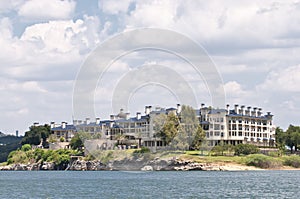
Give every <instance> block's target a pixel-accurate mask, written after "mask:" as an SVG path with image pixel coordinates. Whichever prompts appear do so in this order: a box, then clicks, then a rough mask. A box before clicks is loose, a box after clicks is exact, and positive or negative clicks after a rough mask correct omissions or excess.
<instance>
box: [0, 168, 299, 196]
mask: <svg viewBox="0 0 300 199" xmlns="http://www.w3.org/2000/svg"><path fill="white" fill-rule="evenodd" d="M299 191H300V171H240V172H218V171H211V172H208V171H189V172H174V171H170V172H166V171H160V172H118V171H79V172H76V171H1V172H0V198H53V199H54V198H299V194H298V193H299Z"/></svg>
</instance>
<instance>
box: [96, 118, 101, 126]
mask: <svg viewBox="0 0 300 199" xmlns="http://www.w3.org/2000/svg"><path fill="white" fill-rule="evenodd" d="M96 124H97V125H99V124H100V117H97V118H96Z"/></svg>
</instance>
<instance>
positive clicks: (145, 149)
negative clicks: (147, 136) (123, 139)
mask: <svg viewBox="0 0 300 199" xmlns="http://www.w3.org/2000/svg"><path fill="white" fill-rule="evenodd" d="M149 152H150V149H149V148H147V147H144V146H143V147H142V148H140V149H137V150H135V151H134V152H133V153H149Z"/></svg>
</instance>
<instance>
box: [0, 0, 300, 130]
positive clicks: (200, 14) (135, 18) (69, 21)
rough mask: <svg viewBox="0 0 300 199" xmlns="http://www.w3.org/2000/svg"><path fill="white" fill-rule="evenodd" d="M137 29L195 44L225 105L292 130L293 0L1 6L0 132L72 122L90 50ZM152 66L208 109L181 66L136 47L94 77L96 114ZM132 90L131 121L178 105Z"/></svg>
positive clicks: (155, 88) (296, 89)
mask: <svg viewBox="0 0 300 199" xmlns="http://www.w3.org/2000/svg"><path fill="white" fill-rule="evenodd" d="M138 28H160V29H166V30H171V31H174V32H176V33H179V34H182V35H185V36H186V37H188V38H190V39H191V40H193V41H195V42H196V43H197V44H199V46H201V47H202V48H203V49H204V50H205V52H206V53H207V56H208V57H210V58H211V60H212V62H213V63H214V65H215V67H216V68H217V70H218V72H219V75H220V77H221V78H222V81H223V87H224V90H225V94H226V103H228V104H230V105H231V106H233V105H234V104H241V105H246V106H252V107H254V106H256V107H261V108H262V109H263V112H264V113H266V112H267V111H271V112H272V114H274V123H275V125H277V126H280V127H282V128H287V127H288V125H289V124H294V125H299V118H300V117H299V116H300V104H299V102H300V86H299V85H300V56H299V54H300V1H296V0H293V1H291V0H284V1H283V0H282V1H272V0H270V1H260V0H252V1H233V0H225V1H222V2H221V1H216V0H212V1H189V0H187V1H183V0H182V1H181V0H163V1H156V0H151V1H147V0H145V1H135V0H122V1H117V0H105V1H104V0H103V1H100V0H99V1H97V0H90V1H85V0H78V1H75V0H0V69H1V70H0V94H1V97H0V104H1V106H0V113H1V114H0V131H1V132H4V133H7V134H12V133H14V132H15V131H16V130H19V134H24V132H25V131H26V130H27V129H28V127H29V126H31V125H32V124H33V123H34V122H39V123H40V124H43V123H50V122H51V121H54V122H56V123H60V122H62V121H66V122H68V123H72V119H73V105H72V103H73V91H74V84H75V82H76V78H77V75H78V74H79V71H80V69H81V68H82V66H83V65H84V64H85V61H86V60H87V59H88V58H89V56H90V55H91V54H92V53H93V52H94V50H95V49H97V47H98V46H99V45H102V44H103V43H105V42H107V41H110V39H111V38H113V37H115V36H116V35H120V34H123V33H126V32H128V31H132V30H135V29H138ZM132 42H134V41H132ZM128 45H131V42H130V41H129V42H128ZM153 63H154V65H162V66H168V67H170V68H172V70H174V71H177V73H178V74H180V75H181V76H182V77H183V78H184V79H186V81H187V82H188V83H189V84H190V85H191V87H192V89H193V91H194V92H195V93H196V94H195V96H196V99H197V105H198V104H200V103H205V104H207V105H211V100H210V97H209V94H210V91H209V90H207V86H206V85H205V83H204V82H203V80H201V79H200V78H199V76H197V75H195V72H193V71H192V70H191V69H188V67H187V66H185V64H186V63H184V62H183V61H182V60H180V59H178V58H174V56H173V57H172V56H170V55H169V54H168V53H166V52H158V51H155V50H154V51H151V50H148V51H147V50H144V51H141V52H133V53H130V54H128V55H126V56H123V57H121V58H119V59H118V60H116V61H114V62H113V63H112V64H111V65H110V67H109V68H108V69H107V70H106V72H105V74H104V75H103V76H102V77H99V82H98V85H97V88H96V89H95V93H94V96H95V104H93V106H94V107H95V116H97V117H100V118H102V119H107V118H109V115H110V114H113V111H114V110H112V108H111V99H112V96H113V95H114V92H113V90H114V89H115V88H116V87H118V82H121V80H122V77H124V75H126V74H127V73H128V72H129V71H132V70H135V69H136V68H138V67H141V66H143V65H149V64H152V65H153ZM131 94H132V95H131V98H130V100H129V102H128V104H129V105H128V110H126V111H130V112H131V114H133V115H135V112H136V111H140V112H143V111H144V106H145V105H155V106H162V107H164V106H167V107H171V106H176V103H178V99H176V97H174V95H173V94H172V91H170V90H168V89H165V88H164V87H163V85H158V84H151V85H144V86H141V87H139V88H138V89H137V90H136V91H134V92H132V93H131ZM195 108H197V107H195ZM92 120H93V119H92Z"/></svg>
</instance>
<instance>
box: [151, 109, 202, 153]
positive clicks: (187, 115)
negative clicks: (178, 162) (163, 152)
mask: <svg viewBox="0 0 300 199" xmlns="http://www.w3.org/2000/svg"><path fill="white" fill-rule="evenodd" d="M154 130H155V131H156V132H157V136H158V137H161V138H162V139H163V140H164V141H165V142H166V144H167V145H169V146H170V147H171V148H172V149H175V150H189V149H200V148H201V145H202V144H203V141H204V139H205V132H204V131H203V129H202V128H201V126H200V125H199V121H198V119H197V117H196V113H195V111H194V109H193V108H192V107H190V106H185V105H183V106H182V110H181V112H180V114H179V116H177V115H176V114H175V113H174V112H169V114H168V115H159V116H157V117H156V118H155V119H154Z"/></svg>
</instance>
